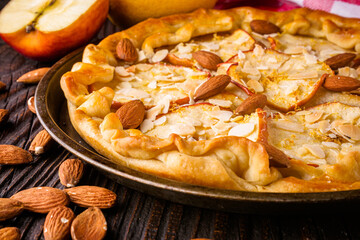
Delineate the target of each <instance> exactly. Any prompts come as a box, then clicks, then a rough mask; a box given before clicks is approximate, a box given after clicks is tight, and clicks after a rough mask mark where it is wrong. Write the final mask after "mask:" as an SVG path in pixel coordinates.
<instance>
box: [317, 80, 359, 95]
mask: <svg viewBox="0 0 360 240" xmlns="http://www.w3.org/2000/svg"><path fill="white" fill-rule="evenodd" d="M323 87H324V88H326V89H328V90H330V91H334V92H342V91H352V90H355V89H357V88H359V87H360V80H357V79H355V78H352V77H345V76H327V77H326V78H325V81H324V83H323Z"/></svg>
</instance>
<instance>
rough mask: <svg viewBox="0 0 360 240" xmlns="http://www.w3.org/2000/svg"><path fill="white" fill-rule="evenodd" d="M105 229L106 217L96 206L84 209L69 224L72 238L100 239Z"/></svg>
mask: <svg viewBox="0 0 360 240" xmlns="http://www.w3.org/2000/svg"><path fill="white" fill-rule="evenodd" d="M106 231H107V223H106V219H105V217H104V214H103V213H102V212H101V210H100V209H99V208H97V207H91V208H88V209H86V210H85V211H84V212H82V213H81V214H79V215H78V216H77V217H76V218H75V219H74V221H73V222H72V224H71V238H72V239H73V240H101V239H103V238H104V237H105V235H106Z"/></svg>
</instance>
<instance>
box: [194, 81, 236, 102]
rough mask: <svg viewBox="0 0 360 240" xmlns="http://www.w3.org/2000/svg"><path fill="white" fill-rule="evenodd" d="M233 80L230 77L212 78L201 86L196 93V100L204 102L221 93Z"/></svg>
mask: <svg viewBox="0 0 360 240" xmlns="http://www.w3.org/2000/svg"><path fill="white" fill-rule="evenodd" d="M230 81H231V78H230V77H229V76H228V75H217V76H215V77H212V78H210V79H209V80H207V81H206V82H204V83H203V84H201V85H200V86H199V87H198V88H197V89H196V91H195V93H194V100H195V101H197V100H203V99H207V98H209V97H212V96H214V95H216V94H219V93H221V92H222V91H223V90H224V89H225V88H226V86H227V85H229V83H230Z"/></svg>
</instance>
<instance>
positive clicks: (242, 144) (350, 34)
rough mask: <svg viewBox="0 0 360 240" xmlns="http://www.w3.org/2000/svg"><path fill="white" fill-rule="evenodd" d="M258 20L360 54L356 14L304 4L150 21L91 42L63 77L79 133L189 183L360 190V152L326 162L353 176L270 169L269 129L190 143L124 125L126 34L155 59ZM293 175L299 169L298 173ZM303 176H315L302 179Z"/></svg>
mask: <svg viewBox="0 0 360 240" xmlns="http://www.w3.org/2000/svg"><path fill="white" fill-rule="evenodd" d="M254 19H262V20H267V21H270V22H272V23H274V24H275V25H277V26H278V27H280V29H281V31H282V32H283V33H289V34H293V35H296V34H299V35H306V36H310V37H314V38H324V39H327V40H328V41H329V42H332V43H335V44H336V45H338V46H340V47H342V48H344V49H348V50H352V51H355V52H360V20H359V19H348V18H343V17H339V16H336V15H333V14H329V13H325V12H322V11H313V10H309V9H306V8H301V9H294V10H291V11H287V12H270V11H264V10H259V9H255V8H251V7H239V8H234V9H229V10H204V9H199V10H197V11H195V12H193V13H190V14H179V15H173V16H168V17H163V18H160V19H148V20H146V21H144V22H141V23H139V24H137V25H135V26H133V27H131V28H129V29H127V30H124V31H121V32H118V33H115V34H113V35H111V36H109V37H107V38H105V39H104V40H102V41H101V42H100V44H99V45H97V46H96V45H93V44H90V45H88V46H87V47H86V49H85V51H84V54H83V61H82V63H77V64H76V65H74V67H73V69H72V71H70V72H67V73H66V74H64V75H63V76H62V78H61V88H62V89H63V91H64V94H65V97H66V98H67V100H68V108H69V113H70V118H71V121H72V124H73V125H74V127H75V129H76V130H77V131H78V133H79V134H80V135H81V137H83V138H84V139H85V140H86V141H87V142H88V143H89V144H90V145H91V146H93V147H94V148H95V149H96V150H97V151H98V152H99V153H101V154H103V155H104V156H107V157H109V159H111V161H114V162H116V163H118V164H122V165H126V166H128V167H130V168H133V169H136V170H139V171H142V172H146V173H150V174H153V175H156V176H160V177H165V178H170V179H174V180H178V181H182V182H186V183H189V184H195V185H203V186H209V187H215V188H223V189H232V190H247V191H272V192H313V191H336V190H347V189H354V188H359V182H358V181H360V179H358V178H357V177H354V175H356V174H354V173H356V172H360V171H359V169H357V166H358V165H359V161H360V155H359V154H360V153H359V152H358V151H355V152H350V153H349V154H347V155H345V156H343V159H344V161H343V162H342V164H337V165H334V166H329V169H328V171H329V172H330V171H333V172H336V173H337V174H335V175H337V176H340V175H341V174H343V173H344V174H345V176H349V177H347V178H344V180H343V181H341V180H339V179H332V178H330V177H329V176H328V175H327V174H326V173H324V171H320V170H318V169H316V167H314V166H309V165H306V164H304V163H299V162H298V161H297V160H291V166H292V167H291V168H290V170H286V169H285V170H284V169H281V168H276V167H273V166H271V165H270V162H269V155H268V153H267V152H266V150H265V148H264V146H263V145H262V144H261V142H263V141H264V139H266V136H265V135H266V131H265V130H264V132H263V133H262V134H264V136H259V137H258V142H253V141H250V140H248V139H246V138H243V137H235V136H223V137H217V138H212V139H209V140H199V141H189V140H186V139H183V138H182V137H180V136H179V135H177V134H171V135H170V136H169V137H168V138H166V139H160V138H157V137H154V136H148V135H146V134H143V133H142V132H141V131H139V130H137V129H128V130H124V129H123V127H122V125H121V123H120V121H119V119H118V117H117V116H116V115H115V113H114V112H113V111H112V110H111V106H112V102H113V98H114V90H113V89H112V88H111V87H109V86H112V83H113V82H112V81H113V80H114V78H115V77H114V69H115V66H118V65H119V64H120V63H121V61H120V60H119V59H118V58H117V57H116V46H117V44H118V42H119V41H120V40H121V39H123V38H128V39H130V40H131V42H132V43H133V44H134V46H135V47H136V48H138V49H141V50H143V52H144V54H145V55H146V56H147V57H151V56H153V54H154V49H157V48H160V47H164V46H169V45H175V44H178V43H181V42H188V41H189V40H191V39H192V38H194V37H197V36H203V35H207V34H211V33H217V32H227V31H232V30H236V29H238V28H242V29H244V30H245V31H248V32H251V28H250V22H251V21H252V20H254ZM94 89H95V90H94ZM260 119H262V120H259V122H260V124H259V125H258V126H259V128H260V129H266V118H260ZM262 124H263V125H262ZM264 126H265V127H264ZM330 168H331V169H330ZM349 172H351V173H349ZM291 173H296V174H294V175H296V177H293V175H291ZM299 173H306V174H307V175H311V176H313V177H312V178H311V179H308V180H305V179H306V178H303V179H302V177H301V176H299ZM310 173H311V174H310ZM348 173H349V174H348ZM300 175H301V174H300ZM329 182H330V183H329Z"/></svg>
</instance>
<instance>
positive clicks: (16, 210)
mask: <svg viewBox="0 0 360 240" xmlns="http://www.w3.org/2000/svg"><path fill="white" fill-rule="evenodd" d="M23 210H24V206H23V204H22V203H21V202H19V201H17V200H15V199H10V198H0V221H5V220H7V219H10V218H13V217H16V216H17V215H19V214H20V213H21V212H22V211H23Z"/></svg>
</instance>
